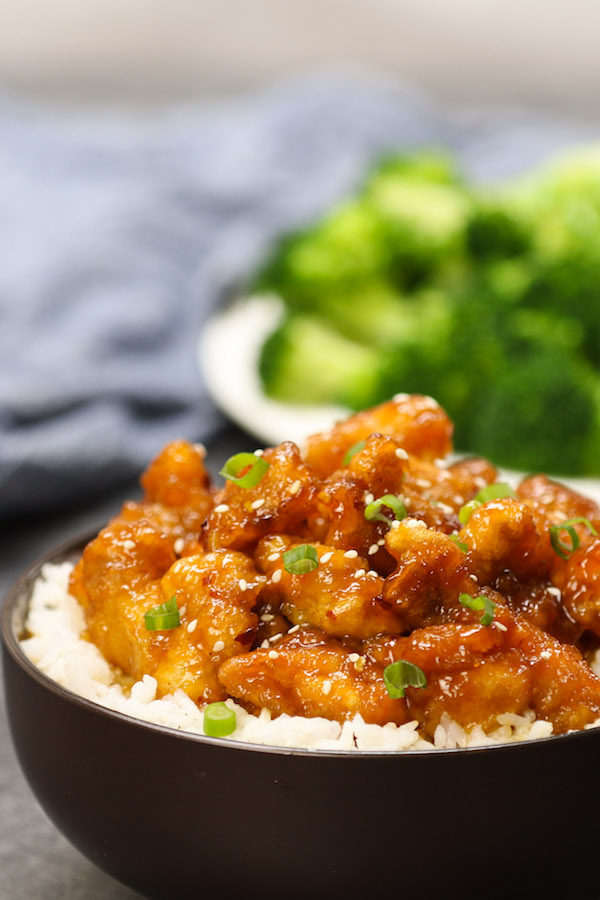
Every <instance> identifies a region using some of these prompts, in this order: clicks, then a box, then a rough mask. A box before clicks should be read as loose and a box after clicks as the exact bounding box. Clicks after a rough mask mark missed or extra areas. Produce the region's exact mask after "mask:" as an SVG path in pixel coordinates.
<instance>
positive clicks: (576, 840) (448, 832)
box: [2, 541, 600, 900]
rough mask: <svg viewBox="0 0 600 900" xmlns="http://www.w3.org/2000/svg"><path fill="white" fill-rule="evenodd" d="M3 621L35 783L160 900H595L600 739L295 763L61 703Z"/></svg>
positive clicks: (80, 844) (67, 698)
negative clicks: (509, 898)
mask: <svg viewBox="0 0 600 900" xmlns="http://www.w3.org/2000/svg"><path fill="white" fill-rule="evenodd" d="M84 543H85V541H79V542H78V543H74V544H71V545H70V546H68V547H63V548H61V549H60V550H58V551H55V552H54V553H51V554H48V555H47V556H46V557H45V558H44V559H42V560H40V561H39V562H37V563H36V564H35V565H33V566H32V567H31V568H30V569H29V570H28V571H27V572H26V573H25V575H24V576H23V578H22V579H21V580H20V581H19V582H18V583H17V584H16V585H15V587H14V588H13V590H12V591H11V593H10V594H9V596H8V598H7V600H6V603H5V605H4V610H3V616H2V640H3V659H4V669H5V684H6V699H7V707H8V714H9V719H10V724H11V729H12V735H13V740H14V744H15V747H16V750H17V754H18V756H19V759H20V762H21V765H22V767H23V771H24V772H25V775H26V776H27V778H28V780H29V783H30V785H31V787H32V789H33V791H34V793H35V795H36V797H37V798H38V800H39V802H40V803H41V805H42V807H43V808H44V810H45V811H46V813H47V814H48V816H49V817H50V818H51V819H52V821H53V822H54V823H55V824H56V826H57V827H58V828H59V829H60V830H61V831H62V832H63V834H65V835H66V837H67V838H69V840H70V841H71V842H72V843H73V844H74V845H75V846H76V847H77V848H78V849H79V850H80V851H81V852H82V853H84V854H85V855H86V856H87V857H88V858H89V859H90V860H92V861H93V862H94V863H96V864H97V865H98V866H100V867H101V868H102V869H105V870H106V871H107V872H109V873H110V874H111V875H113V876H114V877H115V878H118V879H120V880H121V881H123V882H125V883H126V884H128V885H130V886H131V887H133V888H135V889H137V890H138V891H141V892H142V893H144V894H146V895H147V896H148V897H152V898H163V900H178V898H192V897H193V898H198V897H202V896H211V895H212V896H217V895H220V896H222V897H225V898H228V897H234V896H240V897H244V896H248V895H249V896H261V897H263V898H275V897H277V898H281V897H293V898H295V897H298V898H300V897H302V898H308V897H315V896H316V897H320V896H327V897H329V898H338V897H340V898H341V897H344V898H348V897H378V896H381V897H383V896H388V895H389V896H393V897H407V896H411V897H421V898H423V897H434V896H435V897H437V896H440V897H441V896H443V897H449V898H454V897H459V896H460V897H482V896H483V897H495V896H498V897H500V896H506V895H507V893H509V894H513V893H516V894H517V895H520V894H523V893H524V892H525V891H527V892H528V894H529V896H535V897H538V896H539V897H541V896H542V895H544V896H545V897H546V896H550V897H554V896H561V895H562V896H564V897H565V898H570V897H573V896H575V895H577V896H584V895H588V896H590V897H596V896H598V895H599V891H598V889H597V886H596V881H597V876H596V858H597V839H596V833H597V823H596V816H597V809H598V806H599V800H600V776H599V772H600V729H595V730H590V731H587V732H581V733H577V734H573V735H568V736H564V737H552V738H547V739H545V740H541V741H535V742H530V743H522V744H509V745H503V746H501V745H497V746H494V747H486V748H481V749H469V750H443V751H439V750H438V751H432V752H422V751H421V752H419V751H413V752H410V751H408V752H404V753H400V754H391V753H383V752H379V753H366V752H364V753H351V752H341V751H340V752H325V751H313V752H309V751H303V750H282V749H277V748H265V747H258V746H252V745H247V744H245V745H242V744H239V743H234V742H230V741H227V740H218V739H211V738H206V737H202V736H197V735H193V734H184V733H181V732H178V731H175V730H172V729H169V728H162V727H160V726H157V725H150V724H146V723H143V722H140V721H138V720H135V719H131V718H129V717H127V716H124V715H121V714H119V713H115V712H111V711H109V710H107V709H104V708H103V707H101V706H97V705H95V704H94V703H90V702H88V701H87V700H83V699H82V698H81V697H78V696H76V695H75V694H72V693H70V692H69V691H67V690H64V689H63V688H61V687H59V686H58V685H57V684H55V683H54V682H52V681H51V680H50V679H48V678H47V677H46V676H45V675H43V674H42V673H41V672H39V671H38V670H37V669H36V667H35V666H34V665H33V664H32V663H31V662H29V660H28V659H27V657H26V656H25V654H24V653H23V652H22V650H21V648H20V646H19V635H20V633H21V632H22V629H23V622H24V619H25V616H26V611H27V606H28V602H29V597H30V593H31V586H32V582H33V581H34V579H35V578H36V577H37V575H38V574H39V571H40V568H41V566H42V565H43V563H44V562H47V561H50V560H51V561H54V562H59V561H62V560H64V559H66V558H69V557H74V556H76V555H77V553H78V552H80V551H81V549H82V547H83V545H84Z"/></svg>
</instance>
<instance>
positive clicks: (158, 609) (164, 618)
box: [144, 597, 180, 631]
mask: <svg viewBox="0 0 600 900" xmlns="http://www.w3.org/2000/svg"><path fill="white" fill-rule="evenodd" d="M179 621H180V619H179V609H178V608H177V598H176V597H171V599H170V600H166V601H165V602H164V603H161V604H160V605H159V606H153V607H152V608H151V609H149V610H148V611H147V612H146V613H145V614H144V625H145V626H146V629H147V630H148V631H169V630H170V629H171V628H177V626H178V625H179Z"/></svg>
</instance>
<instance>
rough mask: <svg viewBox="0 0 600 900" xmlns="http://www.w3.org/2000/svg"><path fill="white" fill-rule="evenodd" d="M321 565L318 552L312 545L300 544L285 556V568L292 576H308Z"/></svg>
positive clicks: (286, 552) (287, 551)
mask: <svg viewBox="0 0 600 900" xmlns="http://www.w3.org/2000/svg"><path fill="white" fill-rule="evenodd" d="M318 565H319V557H318V556H317V551H316V550H315V548H314V547H313V546H312V544H300V546H298V547H292V549H291V550H286V551H285V553H284V554H283V567H284V569H285V571H286V572H289V573H290V575H306V573H307V572H312V571H314V569H316V568H317V566H318Z"/></svg>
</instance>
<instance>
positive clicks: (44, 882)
mask: <svg viewBox="0 0 600 900" xmlns="http://www.w3.org/2000/svg"><path fill="white" fill-rule="evenodd" d="M169 437H170V436H169V435H166V436H165V443H166V442H167V441H168V440H169ZM256 446H257V443H256V441H255V440H254V439H253V438H251V437H249V436H248V435H245V434H243V433H242V432H240V431H238V430H237V429H236V428H234V427H228V428H226V429H224V430H223V432H222V433H221V434H219V436H218V437H217V439H216V440H215V441H214V442H213V444H212V445H210V446H209V447H208V450H209V456H208V463H209V468H210V469H211V471H212V472H213V474H215V473H216V472H217V471H218V469H219V468H220V467H221V465H222V463H223V461H224V460H225V459H226V458H227V457H228V456H230V455H231V454H232V453H234V452H236V451H238V450H253V449H255V447H256ZM137 492H138V489H137V486H136V485H134V484H130V485H124V486H122V487H121V488H119V489H117V490H115V492H114V493H113V494H112V495H111V496H109V497H104V498H103V499H102V500H101V501H99V502H97V503H95V504H94V505H90V506H87V507H86V508H85V509H72V510H68V511H66V512H62V513H61V514H60V515H55V516H48V517H45V518H40V519H36V520H27V521H24V522H20V523H16V524H14V525H13V526H12V527H11V528H6V529H4V530H3V531H2V532H0V591H1V593H2V596H4V595H5V594H6V591H7V589H8V587H9V586H10V584H11V583H12V582H13V581H14V580H15V579H16V578H17V577H18V576H19V574H20V573H21V572H22V571H23V570H24V569H25V568H27V566H29V564H30V563H32V562H33V561H34V560H35V559H36V558H37V557H38V556H40V555H41V554H43V553H45V552H46V551H47V550H51V549H52V547H54V546H56V545H58V544H60V543H61V542H62V541H66V540H69V539H71V538H74V537H76V536H77V535H78V534H81V533H84V532H86V531H90V530H91V529H93V528H100V527H101V526H102V524H103V523H104V522H105V521H106V520H107V519H108V518H109V516H111V515H114V514H116V512H117V511H118V510H119V507H120V505H121V503H122V501H123V500H124V499H126V498H129V497H132V496H134V495H135V494H137ZM1 678H2V675H1V673H0V680H1ZM139 896H140V895H139V894H137V893H135V892H134V891H131V890H129V889H128V888H126V887H124V886H123V885H121V884H119V883H117V882H116V881H114V879H112V878H111V877H109V876H108V875H106V874H104V872H101V871H100V870H99V869H97V868H96V867H95V866H94V865H92V863H90V862H88V861H87V860H86V859H85V858H84V857H83V856H81V854H80V853H79V852H78V851H77V850H75V849H74V848H73V847H72V846H71V845H70V844H69V843H68V842H67V841H66V840H65V838H63V837H62V835H61V834H60V833H59V832H58V831H57V829H56V828H55V827H54V825H53V824H52V823H51V822H50V821H49V820H48V819H47V817H46V816H45V814H44V813H43V812H42V810H41V808H40V807H39V805H38V804H37V802H36V800H35V798H34V797H33V794H32V793H31V790H30V789H29V786H28V785H27V783H26V781H25V779H24V777H23V775H22V774H21V771H20V769H19V765H18V763H17V759H16V757H15V753H14V750H13V747H12V743H11V739H10V734H9V729H8V723H7V720H6V713H5V701H4V689H3V685H2V690H0V900H57V898H60V900H133V898H136V897H139Z"/></svg>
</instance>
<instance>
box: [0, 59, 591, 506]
mask: <svg viewBox="0 0 600 900" xmlns="http://www.w3.org/2000/svg"><path fill="white" fill-rule="evenodd" d="M588 131H589V129H586V127H585V126H584V125H574V124H572V123H571V124H560V123H552V122H549V121H542V122H540V121H537V122H534V121H533V120H532V117H531V116H527V115H524V114H523V113H522V112H519V111H511V110H505V111H501V112H495V113H494V114H493V115H490V114H489V113H487V112H482V111H479V112H477V111H473V110H471V111H464V110H462V111H460V110H458V109H453V110H450V111H448V110H445V109H443V108H442V107H441V106H439V105H436V104H435V103H433V102H432V101H431V100H429V99H428V98H427V97H424V96H423V95H421V94H419V93H418V92H416V91H414V90H412V89H410V88H407V87H405V86H399V85H396V84H393V83H390V82H388V81H386V80H385V79H381V78H378V77H376V76H374V75H372V74H369V73H365V72H362V73H361V72H337V73H328V74H327V73H325V74H324V73H321V74H317V75H314V76H307V77H304V78H301V79H299V80H296V81H293V82H288V83H286V84H284V85H282V86H280V87H277V88H269V89H264V90H263V91H261V92H260V93H257V94H255V95H253V96H249V97H246V98H242V99H235V100H231V99H229V100H222V101H219V102H218V103H217V102H205V103H202V104H194V105H185V106H179V107H177V108H176V109H169V110H161V111H153V112H148V111H146V112H142V111H137V112H135V113H132V112H128V113H125V112H123V111H121V112H115V111H112V112H107V111H101V112H99V111H96V112H91V111H89V110H88V111H81V110H78V111H65V110H64V109H63V110H60V109H48V108H35V107H33V106H32V105H31V103H26V102H24V101H20V100H18V99H17V98H15V97H11V96H6V95H5V96H0V317H1V318H0V323H1V328H0V350H1V352H0V498H1V499H0V519H2V520H7V519H10V518H11V517H12V516H15V515H17V514H27V513H28V512H33V511H40V510H47V509H52V508H55V507H59V506H60V505H61V504H65V503H72V502H73V501H74V500H79V499H81V500H84V499H86V498H89V497H91V496H93V495H94V494H98V493H100V492H102V491H105V490H107V489H108V488H109V487H111V486H112V485H114V484H116V483H117V482H119V481H122V480H124V479H126V478H129V477H131V476H132V475H133V474H135V473H136V472H137V471H138V470H139V469H140V468H141V467H142V466H143V465H144V464H145V463H146V462H147V460H148V459H149V458H150V457H151V456H152V455H153V454H154V453H155V452H156V451H157V450H158V449H159V448H160V446H161V445H162V444H163V443H165V442H166V441H168V440H169V439H172V438H175V437H179V436H181V437H186V438H191V439H195V440H207V439H210V436H211V435H212V434H214V432H215V429H216V428H218V427H219V425H220V424H221V422H222V420H221V419H220V416H219V413H218V412H217V411H216V410H215V408H214V407H213V405H212V403H211V401H210V399H209V397H208V396H207V395H206V392H205V389H204V387H203V384H202V380H201V376H200V374H199V370H198V366H197V359H196V343H197V338H198V334H199V331H200V329H201V327H202V322H203V321H204V319H205V317H206V316H207V315H208V314H209V313H210V311H211V310H212V309H214V307H215V304H217V303H219V302H221V301H222V300H223V298H225V297H226V296H227V295H228V294H230V293H231V292H233V291H235V290H236V289H239V288H240V287H241V285H243V282H244V280H245V279H246V278H247V277H248V275H249V273H250V272H251V271H252V269H253V267H254V266H255V265H256V263H257V261H258V260H259V259H260V257H261V256H262V254H263V253H264V252H265V250H266V248H267V247H268V245H269V242H270V241H271V240H272V239H273V237H274V236H275V235H277V234H278V233H279V232H281V231H282V230H286V229H289V228H291V227H294V226H297V225H298V224H300V223H304V222H306V221H307V220H309V219H310V218H311V217H313V216H314V215H316V214H317V213H318V212H319V211H321V210H322V209H324V208H325V207H326V206H327V205H328V204H329V203H331V202H332V200H334V199H335V198H337V197H339V196H340V195H341V194H342V193H343V192H344V191H347V190H349V189H350V188H351V187H352V186H353V185H354V184H355V183H356V181H357V179H358V178H359V177H360V174H361V172H362V171H363V169H364V167H365V165H366V164H367V163H368V162H370V161H372V159H373V158H374V157H376V156H377V155H378V154H381V153H382V152H384V151H386V150H390V149H397V148H401V147H414V146H422V145H425V144H436V145H440V144H447V145H449V146H451V147H452V148H453V149H455V150H457V151H458V153H459V155H460V156H461V158H462V159H463V160H464V162H465V165H466V166H467V167H468V168H469V169H470V170H471V172H474V173H475V174H477V175H480V176H481V177H484V178H485V177H494V176H496V175H501V174H504V173H505V172H508V171H511V170H514V169H516V168H518V167H519V166H526V165H529V164H530V163H533V162H534V161H536V160H537V159H538V158H539V157H540V156H541V155H543V154H544V153H546V152H549V151H551V150H553V149H555V148H556V147H557V146H560V145H562V144H564V143H566V142H568V141H569V140H573V139H578V138H582V137H586V136H587V132H588ZM223 365H227V360H223Z"/></svg>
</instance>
